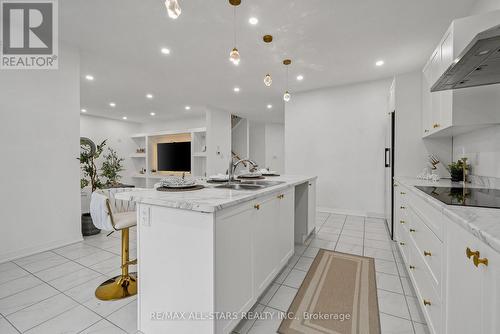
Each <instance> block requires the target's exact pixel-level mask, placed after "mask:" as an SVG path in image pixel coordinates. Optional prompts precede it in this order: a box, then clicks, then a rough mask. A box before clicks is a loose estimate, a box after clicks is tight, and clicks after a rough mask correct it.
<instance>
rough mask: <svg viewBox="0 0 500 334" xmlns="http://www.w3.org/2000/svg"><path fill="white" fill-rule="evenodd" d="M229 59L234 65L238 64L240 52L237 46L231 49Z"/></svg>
mask: <svg viewBox="0 0 500 334" xmlns="http://www.w3.org/2000/svg"><path fill="white" fill-rule="evenodd" d="M229 60H230V61H231V62H232V63H233V64H234V65H236V66H238V65H239V64H240V60H241V58H240V52H239V51H238V49H237V48H234V49H232V50H231V53H230V54H229Z"/></svg>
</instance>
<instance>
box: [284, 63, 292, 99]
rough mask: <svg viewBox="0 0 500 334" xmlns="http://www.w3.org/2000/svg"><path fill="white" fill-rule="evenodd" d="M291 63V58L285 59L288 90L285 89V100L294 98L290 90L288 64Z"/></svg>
mask: <svg viewBox="0 0 500 334" xmlns="http://www.w3.org/2000/svg"><path fill="white" fill-rule="evenodd" d="M291 63H292V61H291V60H290V59H285V60H283V65H285V66H286V91H285V94H283V100H285V102H288V101H290V99H291V98H292V95H291V94H290V92H289V91H288V66H289V65H290V64H291Z"/></svg>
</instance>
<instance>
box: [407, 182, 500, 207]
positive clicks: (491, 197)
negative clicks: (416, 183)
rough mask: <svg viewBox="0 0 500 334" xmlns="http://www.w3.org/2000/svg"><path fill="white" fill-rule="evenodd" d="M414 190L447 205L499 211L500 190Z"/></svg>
mask: <svg viewBox="0 0 500 334" xmlns="http://www.w3.org/2000/svg"><path fill="white" fill-rule="evenodd" d="M416 188H417V189H420V190H422V191H423V192H425V193H426V194H428V195H430V196H432V197H434V198H435V199H437V200H439V201H441V202H443V203H445V204H448V205H457V206H475V207H481V208H495V209H500V189H483V188H461V187H416Z"/></svg>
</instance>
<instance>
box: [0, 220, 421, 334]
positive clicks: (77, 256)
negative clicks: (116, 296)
mask: <svg viewBox="0 0 500 334" xmlns="http://www.w3.org/2000/svg"><path fill="white" fill-rule="evenodd" d="M316 226H317V234H316V236H315V237H314V238H312V239H311V240H309V241H308V243H307V245H296V247H295V252H296V253H295V255H294V256H293V258H292V259H291V260H290V262H289V265H288V266H287V267H286V268H285V269H284V270H283V271H282V272H281V273H280V275H278V277H276V279H275V282H274V283H273V284H272V285H271V286H270V287H269V289H268V290H267V291H266V293H265V294H264V295H263V296H261V298H260V299H259V302H258V303H257V304H256V305H255V306H254V311H265V312H284V311H287V309H288V307H289V306H290V304H291V302H292V300H293V298H294V296H295V294H296V292H297V290H298V288H299V287H300V285H301V283H302V281H303V279H304V277H305V275H306V272H307V270H308V269H309V267H310V265H311V263H312V261H313V259H314V257H315V256H316V253H317V252H318V250H319V248H325V249H331V250H337V251H341V252H346V253H352V254H358V255H365V256H371V257H374V258H375V267H376V271H377V285H378V298H379V308H380V320H381V326H382V333H383V334H389V333H397V334H406V333H408V334H424V333H427V326H426V325H425V320H424V319H423V316H422V315H421V314H420V311H419V309H418V305H417V301H416V298H415V293H414V291H413V288H412V287H411V283H410V282H409V280H408V278H407V274H406V271H405V269H404V266H402V265H401V259H400V257H399V254H398V253H397V250H396V248H395V246H394V245H393V243H392V242H391V241H390V239H389V237H388V233H387V229H386V228H385V225H384V222H383V220H380V219H376V218H363V217H356V216H343V215H336V214H329V213H323V212H319V213H318V215H317V223H316ZM135 237H136V233H135V231H134V230H132V231H131V244H130V248H131V257H133V258H135V252H136V251H135V250H136V243H135ZM119 238H120V235H119V233H114V234H112V235H111V236H110V237H106V234H104V233H102V234H100V235H97V236H92V237H87V238H85V240H84V241H83V242H80V243H76V244H73V245H70V246H66V247H62V248H59V249H55V250H53V251H48V252H43V253H39V254H36V255H32V256H29V257H26V258H22V259H19V260H15V261H12V262H7V263H3V264H0V333H2V334H10V333H47V334H60V333H65V334H67V333H75V334H76V333H86V334H90V333H92V334H97V333H102V334H114V333H117V334H118V333H122V334H123V333H136V332H137V331H136V326H137V320H136V314H137V299H136V298H135V297H132V298H128V299H124V300H120V301H112V302H103V301H100V300H98V299H96V298H95V296H94V291H95V288H96V287H97V286H98V285H99V284H100V283H102V282H103V281H105V280H106V279H107V278H109V277H111V276H114V275H118V274H119V272H120V269H119V267H120V257H119V254H120V239H119ZM133 270H134V268H133ZM276 318H277V317H273V320H263V319H262V320H252V321H243V322H241V323H240V324H239V325H238V327H237V329H236V331H235V333H241V334H243V333H249V334H257V333H264V334H271V333H275V332H276V329H277V328H278V327H279V324H280V320H276Z"/></svg>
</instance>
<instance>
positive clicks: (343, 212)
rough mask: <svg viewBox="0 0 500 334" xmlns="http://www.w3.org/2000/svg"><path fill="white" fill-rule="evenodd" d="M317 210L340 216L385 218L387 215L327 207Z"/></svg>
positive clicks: (320, 207)
mask: <svg viewBox="0 0 500 334" xmlns="http://www.w3.org/2000/svg"><path fill="white" fill-rule="evenodd" d="M316 210H317V211H320V212H328V213H335V214H338V215H348V216H359V217H372V218H385V215H384V214H383V213H377V212H366V211H359V210H350V209H337V208H335V209H334V208H327V207H322V206H319V207H317V208H316Z"/></svg>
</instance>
